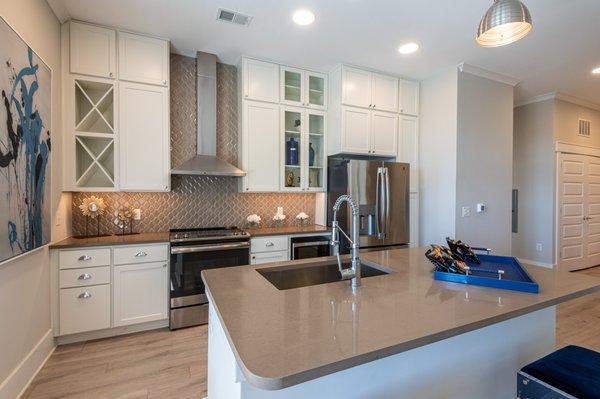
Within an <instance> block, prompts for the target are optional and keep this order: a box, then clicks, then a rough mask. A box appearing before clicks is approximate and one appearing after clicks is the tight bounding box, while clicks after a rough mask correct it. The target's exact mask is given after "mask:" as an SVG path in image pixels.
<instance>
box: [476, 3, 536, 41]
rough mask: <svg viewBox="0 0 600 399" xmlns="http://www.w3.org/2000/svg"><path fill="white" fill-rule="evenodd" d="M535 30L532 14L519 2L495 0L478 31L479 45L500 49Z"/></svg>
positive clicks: (477, 39)
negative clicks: (499, 47)
mask: <svg viewBox="0 0 600 399" xmlns="http://www.w3.org/2000/svg"><path fill="white" fill-rule="evenodd" d="M532 28H533V25H532V22H531V14H530V13H529V10H528V9H527V7H526V6H525V4H523V3H521V2H520V1H519V0H494V4H492V6H491V7H490V8H489V9H488V10H487V12H486V13H485V15H484V16H483V18H482V19H481V22H480V23H479V29H477V37H476V39H475V40H476V41H477V43H478V44H479V45H480V46H482V47H498V46H504V45H506V44H510V43H513V42H516V41H517V40H520V39H522V38H524V37H525V36H527V34H528V33H529V31H531V29H532Z"/></svg>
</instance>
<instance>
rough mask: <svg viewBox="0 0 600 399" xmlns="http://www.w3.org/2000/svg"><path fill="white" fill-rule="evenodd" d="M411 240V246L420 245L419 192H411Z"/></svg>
mask: <svg viewBox="0 0 600 399" xmlns="http://www.w3.org/2000/svg"><path fill="white" fill-rule="evenodd" d="M409 206H410V212H409V218H410V225H409V240H410V246H411V247H418V246H419V193H410V199H409Z"/></svg>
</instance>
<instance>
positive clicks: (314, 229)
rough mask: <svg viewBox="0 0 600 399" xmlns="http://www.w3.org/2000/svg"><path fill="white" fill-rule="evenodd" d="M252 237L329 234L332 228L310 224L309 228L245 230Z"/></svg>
mask: <svg viewBox="0 0 600 399" xmlns="http://www.w3.org/2000/svg"><path fill="white" fill-rule="evenodd" d="M245 230H246V231H247V232H248V233H250V236H251V237H262V236H277V235H286V234H308V233H316V234H319V233H329V232H331V228H329V227H327V226H321V225H319V224H309V225H308V226H282V227H261V228H258V229H245Z"/></svg>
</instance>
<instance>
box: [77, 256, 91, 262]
mask: <svg viewBox="0 0 600 399" xmlns="http://www.w3.org/2000/svg"><path fill="white" fill-rule="evenodd" d="M77 260H78V261H80V262H85V261H86V260H92V257H91V256H89V255H81V256H80V257H79V258H78V259H77Z"/></svg>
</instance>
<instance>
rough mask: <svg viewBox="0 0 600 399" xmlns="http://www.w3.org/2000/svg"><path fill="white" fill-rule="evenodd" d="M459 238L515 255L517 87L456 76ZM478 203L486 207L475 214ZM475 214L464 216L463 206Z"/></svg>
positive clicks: (475, 244) (496, 251)
mask: <svg viewBox="0 0 600 399" xmlns="http://www.w3.org/2000/svg"><path fill="white" fill-rule="evenodd" d="M457 143H458V144H457V157H456V159H457V170H456V175H457V178H456V232H455V237H457V238H459V239H461V240H463V241H465V242H468V243H469V244H471V245H474V246H477V247H488V248H492V249H493V250H494V253H495V254H498V255H510V253H511V195H512V194H511V193H512V173H513V172H512V163H513V162H512V161H513V160H512V158H513V157H512V152H513V87H512V86H510V85H508V84H505V83H500V82H497V81H494V80H490V79H486V78H482V77H479V76H476V75H472V74H470V73H459V74H458V134H457ZM478 203H483V204H485V205H486V207H487V209H486V211H485V212H482V213H477V212H476V207H477V204H478ZM464 206H468V207H470V208H471V215H470V216H468V217H462V212H461V211H462V207H464Z"/></svg>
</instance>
